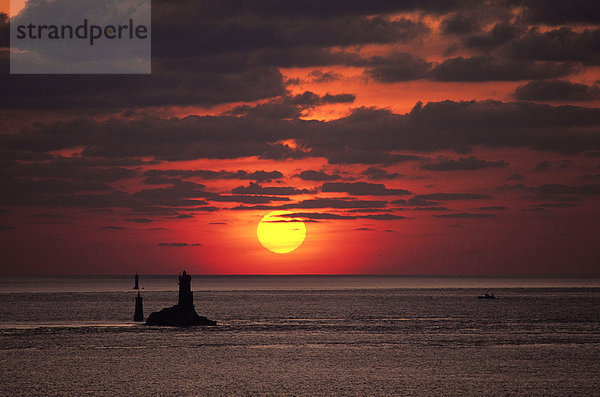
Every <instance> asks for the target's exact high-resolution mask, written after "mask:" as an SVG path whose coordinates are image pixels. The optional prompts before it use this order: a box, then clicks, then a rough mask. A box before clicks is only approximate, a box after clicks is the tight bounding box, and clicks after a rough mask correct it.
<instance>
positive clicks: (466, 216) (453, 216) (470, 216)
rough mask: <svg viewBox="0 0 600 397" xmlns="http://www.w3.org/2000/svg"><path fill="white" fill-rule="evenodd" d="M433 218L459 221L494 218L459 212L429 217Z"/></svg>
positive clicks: (490, 215)
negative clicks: (457, 219) (458, 219)
mask: <svg viewBox="0 0 600 397" xmlns="http://www.w3.org/2000/svg"><path fill="white" fill-rule="evenodd" d="M431 216H432V217H434V218H451V219H456V218H461V219H482V218H495V217H496V215H494V214H471V213H468V212H461V213H457V214H444V215H431Z"/></svg>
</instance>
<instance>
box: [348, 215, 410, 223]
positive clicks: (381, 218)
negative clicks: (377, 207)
mask: <svg viewBox="0 0 600 397" xmlns="http://www.w3.org/2000/svg"><path fill="white" fill-rule="evenodd" d="M359 218H360V219H371V220H374V221H393V220H398V219H407V218H406V217H404V216H400V215H394V214H373V215H362V216H359Z"/></svg>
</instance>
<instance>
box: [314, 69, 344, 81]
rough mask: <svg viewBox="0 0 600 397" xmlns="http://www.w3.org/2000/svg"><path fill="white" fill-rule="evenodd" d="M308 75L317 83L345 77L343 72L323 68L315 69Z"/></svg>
mask: <svg viewBox="0 0 600 397" xmlns="http://www.w3.org/2000/svg"><path fill="white" fill-rule="evenodd" d="M308 75H309V76H310V77H311V78H312V81H313V82H315V83H330V82H332V81H336V80H339V79H341V78H342V77H343V76H342V75H341V74H339V73H336V72H333V71H328V72H323V71H321V70H313V71H312V72H310V73H309V74H308Z"/></svg>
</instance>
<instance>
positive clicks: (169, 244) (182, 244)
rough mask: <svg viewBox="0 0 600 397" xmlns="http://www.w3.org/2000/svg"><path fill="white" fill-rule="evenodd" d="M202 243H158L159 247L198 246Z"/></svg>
mask: <svg viewBox="0 0 600 397" xmlns="http://www.w3.org/2000/svg"><path fill="white" fill-rule="evenodd" d="M200 245H202V244H200V243H158V246H159V247H172V248H181V247H198V246H200Z"/></svg>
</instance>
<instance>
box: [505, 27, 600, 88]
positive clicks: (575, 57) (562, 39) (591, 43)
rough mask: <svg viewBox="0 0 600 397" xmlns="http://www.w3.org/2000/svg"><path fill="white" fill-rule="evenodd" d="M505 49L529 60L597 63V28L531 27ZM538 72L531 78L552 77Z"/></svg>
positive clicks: (599, 49) (599, 41) (599, 37)
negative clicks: (536, 75) (576, 29)
mask: <svg viewBox="0 0 600 397" xmlns="http://www.w3.org/2000/svg"><path fill="white" fill-rule="evenodd" d="M504 51H505V52H506V53H507V54H509V55H510V56H511V57H513V58H514V59H519V60H532V61H556V62H565V61H567V62H568V61H573V62H583V63H587V64H594V65H597V64H599V63H600V29H594V30H591V29H585V30H583V31H582V32H576V31H574V30H572V29H571V28H568V27H561V28H559V29H554V30H550V31H546V32H542V31H540V30H539V29H537V28H535V27H534V28H531V29H530V30H529V31H528V32H527V33H526V34H524V35H523V36H521V37H520V38H518V39H516V40H513V41H511V42H510V43H508V44H507V46H506V48H504ZM551 77H559V74H556V75H554V76H545V77H542V76H539V77H532V78H538V79H539V78H551Z"/></svg>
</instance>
